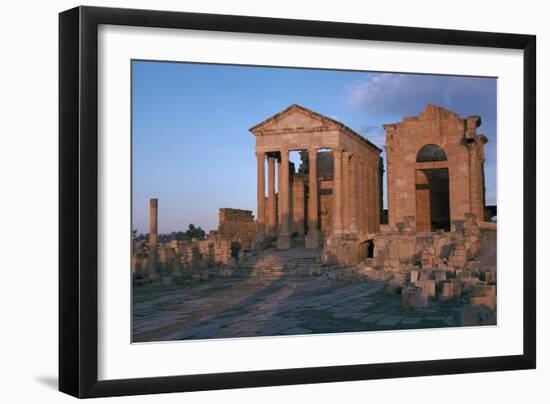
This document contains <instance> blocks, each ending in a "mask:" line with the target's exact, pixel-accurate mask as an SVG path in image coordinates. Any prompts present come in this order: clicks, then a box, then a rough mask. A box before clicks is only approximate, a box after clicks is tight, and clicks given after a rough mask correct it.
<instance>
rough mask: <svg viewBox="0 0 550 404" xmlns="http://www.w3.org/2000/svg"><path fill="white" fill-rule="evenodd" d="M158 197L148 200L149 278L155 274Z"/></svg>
mask: <svg viewBox="0 0 550 404" xmlns="http://www.w3.org/2000/svg"><path fill="white" fill-rule="evenodd" d="M157 248H158V199H156V198H151V199H150V200H149V263H148V264H149V265H148V267H149V268H148V272H149V278H156V276H157Z"/></svg>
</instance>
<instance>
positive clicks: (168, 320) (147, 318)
mask: <svg viewBox="0 0 550 404" xmlns="http://www.w3.org/2000/svg"><path fill="white" fill-rule="evenodd" d="M461 306H462V303H460V302H445V303H442V302H437V301H430V307H429V308H427V309H422V310H414V311H407V310H405V309H403V308H402V306H401V296H400V295H390V294H388V293H387V292H386V291H385V290H384V285H383V284H382V283H378V282H361V283H358V282H342V281H334V280H329V279H327V278H326V277H317V278H315V277H313V278H310V277H288V276H285V277H280V278H274V279H255V278H229V279H221V278H218V279H213V280H208V281H205V282H194V283H190V282H189V281H187V282H186V281H179V283H176V284H174V285H171V286H160V285H156V286H154V285H150V284H148V285H142V286H139V287H138V286H135V287H134V289H133V340H134V342H147V341H170V340H188V339H209V338H230V337H252V336H274V335H299V334H312V333H332V332H354V331H370V330H395V329H412V328H432V327H448V326H456V325H458V324H456V323H455V320H454V319H453V312H454V309H455V308H457V307H461Z"/></svg>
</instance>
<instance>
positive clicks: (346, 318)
mask: <svg viewBox="0 0 550 404" xmlns="http://www.w3.org/2000/svg"><path fill="white" fill-rule="evenodd" d="M59 22H60V53H59V54H60V61H59V62H60V66H59V78H60V89H59V91H60V289H59V290H60V292H59V293H60V295H59V299H60V324H59V335H60V337H59V344H60V360H59V364H60V369H59V374H60V376H59V385H60V390H61V391H63V392H66V393H68V394H71V395H73V396H76V397H100V396H113V395H131V394H148V393H162V392H182V391H194V390H208V389H222V388H238V387H256V386H272V385H284V384H299V383H321V382H332V381H346V380H360V379H377V378H390V377H408V376H421V375H438V374H453V373H466V372H486V371H498V370H512V369H530V368H534V367H535V357H536V355H535V348H536V344H535V301H536V296H535V285H536V282H535V228H536V221H535V144H536V143H535V119H536V116H535V100H536V96H535V94H536V93H535V90H536V87H535V52H536V41H535V37H534V36H531V35H519V34H504V33H487V32H470V31H453V30H438V29H424V28H409V27H395V26H378V25H365V24H349V23H338V22H322V21H306V20H285V19H274V18H261V17H244V16H226V15H212V14H196V13H180V12H164V11H146V10H125V9H108V8H94V7H78V8H75V9H72V10H68V11H65V12H63V13H61V14H60V20H59Z"/></svg>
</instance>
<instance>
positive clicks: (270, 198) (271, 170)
mask: <svg viewBox="0 0 550 404" xmlns="http://www.w3.org/2000/svg"><path fill="white" fill-rule="evenodd" d="M267 182H268V183H267V211H268V218H267V223H268V232H269V235H270V236H272V235H274V234H275V233H276V225H277V217H276V208H275V157H272V156H270V157H268V158H267Z"/></svg>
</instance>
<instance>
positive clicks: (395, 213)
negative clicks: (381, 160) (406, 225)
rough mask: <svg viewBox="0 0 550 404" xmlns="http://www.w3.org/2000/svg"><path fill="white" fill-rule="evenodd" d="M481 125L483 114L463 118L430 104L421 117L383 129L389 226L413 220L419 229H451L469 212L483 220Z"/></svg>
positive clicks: (483, 189)
mask: <svg viewBox="0 0 550 404" xmlns="http://www.w3.org/2000/svg"><path fill="white" fill-rule="evenodd" d="M480 124H481V118H480V117H479V116H469V117H467V118H465V119H463V118H460V116H459V115H458V114H456V113H454V112H451V111H448V110H446V109H444V108H441V107H438V106H435V105H430V104H429V105H427V106H426V109H425V110H424V111H423V112H422V113H421V114H420V116H417V117H416V116H415V117H407V118H404V119H403V121H402V122H400V123H395V124H389V125H384V128H385V129H386V152H387V171H388V215H389V224H390V225H392V226H395V225H396V224H397V223H399V222H403V221H404V218H405V217H411V216H414V217H415V218H416V227H417V230H418V231H428V232H429V231H435V230H438V229H443V230H447V231H449V230H451V226H452V223H453V221H455V220H464V218H465V215H466V214H469V213H473V214H475V215H476V218H477V220H480V221H481V220H483V219H484V207H485V184H484V182H485V181H484V174H483V165H484V161H485V157H484V152H483V146H484V145H485V143H487V138H486V137H485V136H484V135H481V134H477V133H476V130H477V128H478V127H479V125H480Z"/></svg>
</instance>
